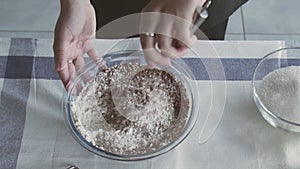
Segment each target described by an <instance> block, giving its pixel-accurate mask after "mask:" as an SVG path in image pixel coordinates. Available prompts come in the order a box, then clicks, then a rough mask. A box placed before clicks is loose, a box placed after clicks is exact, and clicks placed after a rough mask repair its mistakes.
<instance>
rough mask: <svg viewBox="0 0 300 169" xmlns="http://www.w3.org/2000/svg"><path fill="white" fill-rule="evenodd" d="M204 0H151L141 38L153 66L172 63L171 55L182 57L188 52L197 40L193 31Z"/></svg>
mask: <svg viewBox="0 0 300 169" xmlns="http://www.w3.org/2000/svg"><path fill="white" fill-rule="evenodd" d="M204 1H205V0H151V1H150V2H149V4H148V5H147V6H146V7H144V9H143V10H142V14H141V25H140V41H141V45H142V47H143V49H144V54H145V59H146V61H147V63H148V65H149V66H150V67H154V66H155V65H156V64H160V65H164V66H169V65H170V64H171V61H170V59H171V58H180V57H182V56H183V55H184V54H186V53H187V49H188V48H189V47H190V46H191V45H192V44H193V43H194V42H195V41H196V40H197V38H196V36H195V35H193V34H191V32H190V28H191V26H192V22H193V17H194V12H195V10H196V8H197V6H202V4H203V3H204ZM152 33H154V34H152ZM157 48H158V49H157Z"/></svg>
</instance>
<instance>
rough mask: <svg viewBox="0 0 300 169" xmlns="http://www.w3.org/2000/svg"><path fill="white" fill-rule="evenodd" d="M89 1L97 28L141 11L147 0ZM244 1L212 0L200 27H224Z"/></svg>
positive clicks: (203, 28)
mask: <svg viewBox="0 0 300 169" xmlns="http://www.w3.org/2000/svg"><path fill="white" fill-rule="evenodd" d="M91 2H92V4H93V5H94V8H95V11H96V18H97V30H98V29H99V28H101V27H102V26H104V25H106V24H107V23H109V22H111V21H113V20H115V19H117V18H120V17H122V16H126V15H129V14H134V13H139V12H141V10H142V8H143V7H144V6H146V4H147V3H148V2H149V0H106V1H102V0H92V1H91ZM245 2H247V0H212V4H211V6H210V7H209V8H208V13H209V17H208V19H207V20H206V21H205V22H204V23H203V24H202V26H201V27H200V29H201V30H203V31H204V32H205V30H209V29H213V28H214V27H215V26H218V25H223V26H225V28H224V29H226V25H227V21H228V17H229V16H230V15H231V14H232V13H233V12H234V11H235V10H236V9H238V8H239V7H240V6H242V5H243V4H244V3H245ZM224 23H225V25H224ZM116 33H117V32H116ZM224 33H225V32H224Z"/></svg>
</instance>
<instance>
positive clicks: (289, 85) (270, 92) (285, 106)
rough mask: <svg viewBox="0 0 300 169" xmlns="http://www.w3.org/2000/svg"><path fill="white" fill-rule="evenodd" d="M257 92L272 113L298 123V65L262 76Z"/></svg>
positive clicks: (299, 69) (299, 117)
mask: <svg viewBox="0 0 300 169" xmlns="http://www.w3.org/2000/svg"><path fill="white" fill-rule="evenodd" d="M258 94H259V96H260V98H261V101H262V102H263V104H264V105H265V106H266V107H267V108H268V109H269V110H270V111H271V112H272V113H274V114H276V115H278V116H279V117H281V118H283V119H286V120H288V121H291V122H295V123H299V124H300V66H289V67H286V68H281V69H277V70H275V71H273V72H271V73H269V74H268V75H267V76H265V77H264V78H263V81H262V85H261V87H260V89H259V92H258Z"/></svg>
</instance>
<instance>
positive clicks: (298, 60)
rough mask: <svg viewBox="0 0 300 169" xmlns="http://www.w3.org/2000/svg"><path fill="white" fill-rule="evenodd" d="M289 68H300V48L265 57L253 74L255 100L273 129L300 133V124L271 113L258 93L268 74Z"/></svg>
mask: <svg viewBox="0 0 300 169" xmlns="http://www.w3.org/2000/svg"><path fill="white" fill-rule="evenodd" d="M288 66H300V47H290V48H281V49H278V50H275V51H273V52H271V53H269V54H267V55H266V56H264V57H263V58H262V59H261V60H260V62H259V63H258V65H257V66H256V68H255V71H254V74H253V78H252V92H253V98H254V101H255V104H256V106H257V108H258V110H259V111H260V113H261V114H262V116H263V117H264V119H265V120H266V121H267V122H268V123H269V124H271V125H272V126H273V127H278V128H282V129H284V130H287V131H293V132H300V123H296V122H292V121H290V120H288V119H286V118H284V117H281V116H280V115H279V114H278V113H277V114H276V113H274V112H272V111H270V110H269V109H268V108H267V106H265V105H264V103H263V102H262V100H261V98H260V96H259V93H258V92H259V88H260V86H261V85H262V79H263V78H264V77H265V76H266V75H267V74H269V73H270V72H272V71H274V70H276V69H280V68H284V67H288ZM299 104H300V103H299ZM287 113H288V112H287ZM299 113H300V112H299Z"/></svg>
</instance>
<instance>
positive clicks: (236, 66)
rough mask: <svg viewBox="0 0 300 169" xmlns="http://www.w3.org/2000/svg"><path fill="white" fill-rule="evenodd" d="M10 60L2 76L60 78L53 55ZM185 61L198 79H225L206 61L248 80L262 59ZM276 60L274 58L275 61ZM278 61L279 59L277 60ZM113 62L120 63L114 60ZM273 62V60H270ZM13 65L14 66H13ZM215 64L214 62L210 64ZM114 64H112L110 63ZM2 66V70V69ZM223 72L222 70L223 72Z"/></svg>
mask: <svg viewBox="0 0 300 169" xmlns="http://www.w3.org/2000/svg"><path fill="white" fill-rule="evenodd" d="M9 58H10V59H9V62H10V66H11V67H15V68H8V69H9V70H10V71H11V72H7V73H6V74H5V76H4V77H3V76H1V74H0V78H8V79H10V78H11V79H18V78H19V79H27V78H33V79H54V80H58V79H59V76H58V74H57V72H56V70H55V66H54V60H53V57H31V56H30V57H29V56H22V57H18V56H9ZM4 59H5V57H0V62H1V61H4ZM183 60H184V62H185V63H186V64H187V65H189V68H190V69H191V71H192V72H193V73H194V75H195V78H196V80H224V79H223V77H222V76H219V77H218V76H216V77H210V76H209V73H208V72H207V68H206V67H205V63H214V62H215V63H216V64H215V65H217V66H218V65H219V66H220V62H221V63H222V65H221V66H223V69H224V72H225V76H226V80H232V81H234V80H240V81H248V80H251V79H252V75H253V72H254V69H255V67H256V65H257V64H258V62H259V61H260V59H257V58H256V59H250V58H247V59H240V58H221V59H215V58H202V59H199V58H184V59H183ZM32 62H34V66H33V68H34V69H33V73H31V69H32ZM275 62H276V60H274V63H275ZM277 62H278V61H277ZM281 63H287V64H288V65H298V66H299V65H300V59H289V60H288V61H287V62H286V61H285V62H283V61H281ZM112 64H118V62H114V63H112ZM270 64H272V62H270ZM12 65H13V66H12ZM211 65H214V64H210V66H211ZM110 66H112V65H110ZM1 69H3V68H2V67H0V71H2V70H1ZM212 69H213V68H212ZM221 73H222V72H221Z"/></svg>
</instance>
